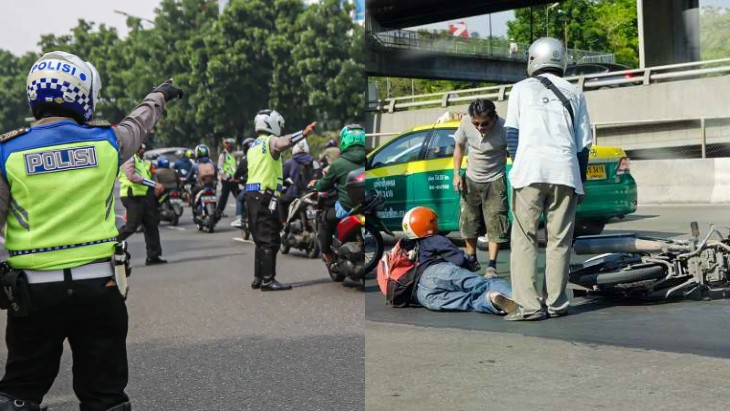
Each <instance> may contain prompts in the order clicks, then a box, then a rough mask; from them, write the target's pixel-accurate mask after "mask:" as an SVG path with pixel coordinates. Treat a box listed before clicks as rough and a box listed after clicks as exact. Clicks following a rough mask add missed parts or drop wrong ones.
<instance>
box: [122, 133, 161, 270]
mask: <svg viewBox="0 0 730 411" xmlns="http://www.w3.org/2000/svg"><path fill="white" fill-rule="evenodd" d="M144 150H145V145H144V144H142V146H140V148H139V150H137V152H136V153H135V154H134V155H133V156H132V158H130V159H129V160H128V161H126V162H125V163H124V164H123V165H122V169H121V171H120V172H119V197H121V199H122V204H124V208H126V209H127V223H126V224H125V225H124V226H122V228H120V229H119V237H118V239H117V240H118V241H124V240H126V239H127V238H129V236H131V235H132V234H134V233H135V232H136V231H137V227H139V225H140V224H142V226H143V227H144V243H145V245H146V247H147V259H146V260H145V265H154V264H165V263H167V260H165V259H163V258H162V257H160V255H162V246H161V245H160V229H159V228H158V225H159V224H160V210H159V208H158V205H157V198H156V197H157V196H159V195H160V194H162V192H163V191H164V188H163V186H162V184H160V183H158V182H156V181H154V180H153V176H152V163H150V162H149V161H148V160H144V158H143V156H144Z"/></svg>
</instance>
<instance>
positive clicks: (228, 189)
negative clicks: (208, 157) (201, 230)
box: [218, 180, 238, 213]
mask: <svg viewBox="0 0 730 411" xmlns="http://www.w3.org/2000/svg"><path fill="white" fill-rule="evenodd" d="M231 193H233V198H236V197H237V196H238V183H231V182H230V181H225V180H221V196H220V199H219V200H218V211H220V212H221V213H223V210H225V209H226V203H227V202H228V195H229V194H231Z"/></svg>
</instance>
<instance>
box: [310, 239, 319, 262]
mask: <svg viewBox="0 0 730 411" xmlns="http://www.w3.org/2000/svg"><path fill="white" fill-rule="evenodd" d="M307 257H309V258H317V257H319V244H318V243H317V239H315V240H314V242H313V243H312V245H311V246H309V248H308V249H307Z"/></svg>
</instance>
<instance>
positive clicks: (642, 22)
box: [636, 0, 700, 68]
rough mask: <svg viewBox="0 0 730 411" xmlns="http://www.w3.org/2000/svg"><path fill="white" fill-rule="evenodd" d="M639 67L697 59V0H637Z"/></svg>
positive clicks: (698, 47)
mask: <svg viewBox="0 0 730 411" xmlns="http://www.w3.org/2000/svg"><path fill="white" fill-rule="evenodd" d="M636 11H637V14H638V16H637V17H638V23H639V65H640V67H641V68H645V67H653V66H663V65H667V64H675V63H684V62H690V61H697V60H699V59H700V31H699V25H700V22H699V20H700V19H699V15H700V13H699V0H636Z"/></svg>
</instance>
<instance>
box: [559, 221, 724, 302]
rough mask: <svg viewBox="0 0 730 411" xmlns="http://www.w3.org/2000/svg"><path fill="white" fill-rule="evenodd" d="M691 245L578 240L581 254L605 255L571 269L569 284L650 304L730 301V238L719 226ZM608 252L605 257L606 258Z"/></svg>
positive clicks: (615, 237)
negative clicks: (713, 300)
mask: <svg viewBox="0 0 730 411" xmlns="http://www.w3.org/2000/svg"><path fill="white" fill-rule="evenodd" d="M691 231H692V234H691V238H690V239H689V240H678V239H665V238H654V237H641V236H637V235H636V234H612V235H597V236H585V237H578V238H577V239H576V240H575V243H574V244H573V251H574V252H575V253H576V254H583V255H585V254H600V255H598V256H596V257H593V258H590V259H588V260H586V261H585V262H583V263H581V264H578V265H574V266H571V269H570V274H569V281H570V283H572V284H573V285H574V286H576V287H575V288H576V289H578V290H583V291H585V292H586V293H588V294H601V295H619V296H622V297H636V298H639V299H646V300H667V299H674V298H692V299H710V298H726V297H730V278H729V277H728V271H729V269H730V236H723V235H722V234H721V233H720V231H719V230H717V229H715V227H714V226H710V230H709V232H708V233H707V234H706V235H705V237H703V238H702V239H700V233H699V228H698V226H697V223H695V222H693V223H692V224H691ZM603 253H605V254H603Z"/></svg>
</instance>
